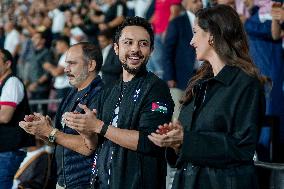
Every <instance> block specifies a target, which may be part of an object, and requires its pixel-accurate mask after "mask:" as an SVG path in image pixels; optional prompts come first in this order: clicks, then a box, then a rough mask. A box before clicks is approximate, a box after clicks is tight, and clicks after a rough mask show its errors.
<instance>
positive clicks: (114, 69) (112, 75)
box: [101, 47, 122, 85]
mask: <svg viewBox="0 0 284 189" xmlns="http://www.w3.org/2000/svg"><path fill="white" fill-rule="evenodd" d="M101 71H102V80H103V82H104V84H106V85H108V84H111V83H113V82H115V81H117V80H119V79H120V77H121V74H122V67H121V63H120V61H119V59H118V56H117V55H116V54H115V52H114V49H113V47H111V48H110V50H109V52H108V55H107V57H106V60H105V63H104V65H103V66H102V69H101Z"/></svg>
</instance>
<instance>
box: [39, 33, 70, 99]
mask: <svg viewBox="0 0 284 189" xmlns="http://www.w3.org/2000/svg"><path fill="white" fill-rule="evenodd" d="M69 44H70V41H69V38H68V37H67V36H59V37H58V38H57V39H56V46H55V48H56V52H57V53H58V54H60V55H61V56H60V59H59V61H58V64H57V65H53V64H51V63H45V64H44V65H43V68H44V69H45V70H46V71H47V72H49V73H50V74H51V75H52V76H53V77H55V81H54V84H53V86H54V88H55V89H56V98H57V99H62V98H64V97H65V96H66V95H67V94H68V91H69V90H70V87H71V86H70V84H69V81H68V77H67V76H66V74H65V73H64V68H65V67H66V66H67V64H66V62H65V59H66V52H67V50H68V48H69Z"/></svg>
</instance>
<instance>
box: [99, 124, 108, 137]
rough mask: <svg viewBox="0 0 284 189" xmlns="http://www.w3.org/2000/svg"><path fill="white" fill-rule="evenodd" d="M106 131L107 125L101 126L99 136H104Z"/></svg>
mask: <svg viewBox="0 0 284 189" xmlns="http://www.w3.org/2000/svg"><path fill="white" fill-rule="evenodd" d="M107 129H108V124H105V123H104V124H103V126H102V129H101V131H100V135H101V136H105V134H106V132H107Z"/></svg>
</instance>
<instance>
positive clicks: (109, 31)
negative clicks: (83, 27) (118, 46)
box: [98, 29, 113, 39]
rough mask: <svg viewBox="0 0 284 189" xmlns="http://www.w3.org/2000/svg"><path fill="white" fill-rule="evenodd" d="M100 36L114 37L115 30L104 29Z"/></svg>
mask: <svg viewBox="0 0 284 189" xmlns="http://www.w3.org/2000/svg"><path fill="white" fill-rule="evenodd" d="M98 36H105V37H106V38H107V39H113V31H112V30H111V29H106V30H102V31H100V32H99V34H98Z"/></svg>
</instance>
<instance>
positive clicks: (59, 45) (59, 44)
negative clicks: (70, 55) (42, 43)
mask: <svg viewBox="0 0 284 189" xmlns="http://www.w3.org/2000/svg"><path fill="white" fill-rule="evenodd" d="M66 46H67V45H66V43H65V42H64V41H60V40H59V41H56V44H55V48H56V51H57V52H58V53H59V54H63V53H65V51H66Z"/></svg>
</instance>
